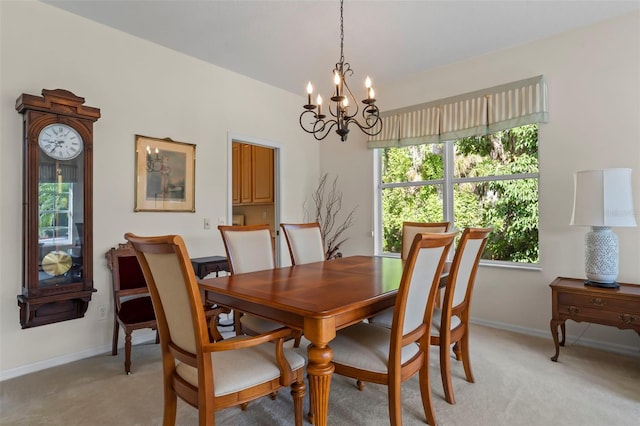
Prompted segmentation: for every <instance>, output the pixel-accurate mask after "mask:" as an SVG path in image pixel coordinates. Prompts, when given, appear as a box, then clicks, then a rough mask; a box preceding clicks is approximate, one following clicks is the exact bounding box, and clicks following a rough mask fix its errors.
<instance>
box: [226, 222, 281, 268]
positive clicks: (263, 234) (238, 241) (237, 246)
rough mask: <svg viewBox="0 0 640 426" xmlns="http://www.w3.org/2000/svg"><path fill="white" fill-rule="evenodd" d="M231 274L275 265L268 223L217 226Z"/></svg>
mask: <svg viewBox="0 0 640 426" xmlns="http://www.w3.org/2000/svg"><path fill="white" fill-rule="evenodd" d="M218 229H219V230H220V234H221V235H222V241H223V242H224V249H225V250H226V252H227V259H228V260H229V269H230V270H231V273H232V274H245V273H247V272H254V271H262V270H265V269H273V268H274V267H275V262H274V256H273V239H272V238H271V228H270V226H269V225H246V226H227V225H220V226H218Z"/></svg>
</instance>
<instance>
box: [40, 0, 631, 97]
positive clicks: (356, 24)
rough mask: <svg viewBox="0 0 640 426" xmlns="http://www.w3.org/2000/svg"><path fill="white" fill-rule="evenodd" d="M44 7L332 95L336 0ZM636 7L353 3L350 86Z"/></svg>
mask: <svg viewBox="0 0 640 426" xmlns="http://www.w3.org/2000/svg"><path fill="white" fill-rule="evenodd" d="M44 3H48V4H50V5H53V6H55V7H59V8H62V9H65V10H67V11H69V12H72V13H74V14H77V15H80V16H84V17H86V18H89V19H91V20H94V21H97V22H99V23H102V24H104V25H107V26H109V27H113V28H116V29H119V30H121V31H124V32H126V33H129V34H132V35H135V36H138V37H140V38H143V39H146V40H149V41H152V42H154V43H157V44H159V45H162V46H165V47H168V48H170V49H173V50H176V51H179V52H183V53H185V54H187V55H190V56H193V57H196V58H199V59H201V60H203V61H206V62H210V63H212V64H215V65H218V66H220V67H223V68H226V69H229V70H232V71H235V72H237V73H240V74H244V75H246V76H249V77H251V78H254V79H256V80H260V81H263V82H265V83H268V84H270V85H273V86H276V87H279V88H282V89H284V90H288V91H290V92H293V93H296V94H300V95H304V94H305V93H306V92H305V88H306V85H307V81H309V80H310V81H312V82H313V83H314V85H315V86H316V87H319V88H320V90H321V91H325V92H327V91H329V90H331V89H332V87H331V84H332V74H331V71H332V69H333V67H334V65H335V63H336V62H338V60H339V56H340V5H339V1H338V0H331V1H327V0H325V1H305V0H298V1H272V0H263V1H239V0H236V1H214V0H206V1H203V0H200V1H192V0H165V1H149V0H119V1H117V0H44ZM633 10H636V11H637V10H640V0H632V1H617V0H605V1H597V0H588V1H580V0H570V1H557V0H556V1H549V0H538V1H526V0H501V1H489V0H475V1H473V0H472V1H458V0H441V1H436V0H423V1H406V0H395V1H361V0H347V1H346V2H345V4H344V56H345V60H346V62H349V63H350V64H351V66H352V69H353V70H354V75H353V76H352V77H351V78H350V79H349V80H348V81H349V82H350V83H351V88H352V90H354V92H356V93H357V89H356V88H357V87H358V85H359V84H362V85H363V86H364V83H363V82H364V79H365V77H366V76H367V75H369V76H371V78H372V80H373V84H374V86H376V85H380V84H386V83H392V82H394V81H397V80H401V79H403V78H406V77H408V76H411V75H413V74H416V73H419V72H421V71H424V70H427V69H430V68H435V67H440V66H443V65H447V64H451V63H454V62H459V61H462V60H465V59H468V58H471V57H474V56H479V55H484V54H486V53H489V52H493V51H497V50H501V49H506V48H510V47H513V46H517V45H520V44H524V43H528V42H531V41H533V40H537V39H541V38H545V37H548V36H551V35H554V34H558V33H561V32H565V31H569V30H572V29H574V28H578V27H581V26H585V25H590V24H593V23H595V22H598V21H603V20H606V19H610V18H613V17H615V16H618V15H622V14H626V13H629V12H630V11H633ZM362 91H363V92H364V88H363V89H362Z"/></svg>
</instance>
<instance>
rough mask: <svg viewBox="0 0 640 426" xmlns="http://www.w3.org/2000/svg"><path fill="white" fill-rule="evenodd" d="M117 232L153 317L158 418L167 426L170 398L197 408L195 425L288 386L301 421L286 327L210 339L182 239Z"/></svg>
mask: <svg viewBox="0 0 640 426" xmlns="http://www.w3.org/2000/svg"><path fill="white" fill-rule="evenodd" d="M125 238H126V239H127V240H128V241H129V242H130V243H131V244H132V246H133V248H134V250H135V252H136V255H137V257H138V260H139V262H140V266H141V268H142V271H143V273H144V276H145V278H146V281H147V283H148V285H149V291H150V293H151V298H152V300H153V307H154V310H155V313H156V318H157V322H158V330H159V332H160V347H161V352H162V370H163V378H164V380H163V388H164V420H163V424H164V425H165V426H166V425H173V424H175V422H176V411H177V397H180V398H181V399H182V400H184V401H185V402H187V403H188V404H190V405H191V406H193V407H196V408H197V409H198V417H199V424H200V425H201V426H202V425H214V424H215V412H216V411H218V410H220V409H223V408H227V407H232V406H236V405H242V404H246V403H247V402H248V401H250V400H254V399H256V398H258V397H262V396H266V395H270V394H272V393H273V392H274V390H278V389H280V388H282V387H284V386H291V395H292V397H293V405H294V413H295V424H296V425H302V403H303V398H304V394H305V385H304V381H303V370H304V363H305V360H304V358H303V357H302V356H300V355H298V354H297V353H296V352H295V351H293V350H290V349H286V348H284V347H283V343H284V340H285V338H287V337H289V336H290V335H291V333H292V330H290V329H288V328H284V327H283V328H280V329H278V330H274V331H272V332H270V333H266V334H261V335H259V336H255V337H248V336H238V337H232V338H230V339H226V340H222V341H219V342H210V340H209V332H208V329H207V322H206V318H205V313H204V309H202V306H203V305H202V298H201V295H200V291H199V289H198V283H197V280H196V276H195V273H194V271H193V268H192V266H191V262H190V260H189V255H188V253H187V248H186V247H185V244H184V241H183V240H182V238H181V237H180V236H178V235H165V236H158V237H140V236H136V235H133V234H131V233H127V234H125ZM268 342H275V343H276V344H275V345H274V344H271V343H268Z"/></svg>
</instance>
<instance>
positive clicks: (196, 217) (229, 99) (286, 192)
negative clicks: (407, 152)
mask: <svg viewBox="0 0 640 426" xmlns="http://www.w3.org/2000/svg"><path fill="white" fill-rule="evenodd" d="M0 19H1V22H0V23H1V25H0V27H1V33H0V37H1V54H2V57H1V61H0V62H1V68H0V72H1V74H0V102H1V112H0V124H1V125H0V138H1V139H0V173H1V176H2V179H1V181H0V199H2V206H1V210H0V211H1V215H0V229H1V236H2V243H1V245H0V271H1V273H0V379H1V378H7V377H11V376H14V375H18V374H23V373H25V372H29V371H33V370H35V369H39V368H43V367H46V366H50V365H52V364H55V363H62V362H68V361H70V360H73V359H77V358H82V357H86V356H90V355H94V354H97V353H105V352H107V351H108V350H109V348H110V339H111V332H112V324H113V323H112V321H113V319H112V317H111V316H110V317H109V318H108V319H107V320H99V319H98V315H97V310H98V307H99V306H107V307H108V309H109V312H111V309H112V296H111V282H110V279H111V278H110V275H109V271H108V269H107V266H106V261H105V259H104V253H105V251H107V250H108V249H109V247H112V246H114V245H115V244H116V243H118V242H122V241H123V234H124V233H125V232H127V231H132V232H135V233H139V234H142V235H149V234H159V233H179V234H182V235H183V236H184V238H185V240H186V242H187V246H188V249H189V251H190V254H191V255H192V257H198V256H207V255H213V254H222V255H224V247H223V245H222V242H221V240H220V235H219V232H218V231H217V229H216V226H215V225H216V224H217V223H218V218H219V217H227V215H228V214H229V213H230V211H231V209H230V206H229V194H228V192H227V187H228V182H227V177H228V163H227V158H228V147H229V145H228V144H229V143H230V138H229V136H228V135H229V133H233V134H236V135H247V136H249V137H250V138H257V139H260V140H262V141H267V142H273V145H275V146H278V147H279V148H280V160H281V161H280V166H281V178H282V179H281V183H280V189H281V194H282V195H281V198H280V199H281V205H282V209H281V220H282V221H296V220H299V219H301V218H302V215H303V210H302V205H303V203H304V200H305V197H307V194H310V193H311V192H312V191H313V189H314V188H315V186H316V183H317V178H318V169H319V159H318V158H319V154H318V144H317V143H315V141H313V140H309V138H308V136H307V135H306V134H305V133H304V132H303V131H302V130H301V129H299V126H298V124H297V119H296V117H297V116H298V115H299V113H300V111H299V110H300V105H301V104H302V97H301V96H300V97H298V96H295V95H292V94H290V93H288V92H284V91H281V90H279V89H276V88H274V87H271V86H268V85H265V84H262V83H259V82H256V81H254V80H251V79H248V78H246V77H243V76H240V75H238V74H235V73H232V72H229V71H226V70H223V69H221V68H218V67H214V66H212V65H209V64H206V63H204V62H202V61H199V60H196V59H193V58H190V57H187V56H185V55H182V54H179V53H176V52H174V51H172V50H168V49H165V48H163V47H160V46H158V45H154V44H151V43H148V42H146V41H143V40H140V39H137V38H134V37H131V36H129V35H126V34H124V33H121V32H119V31H116V30H113V29H110V28H107V27H104V26H102V25H98V24H95V23H93V22H92V21H89V20H86V19H83V18H80V17H77V16H75V15H72V14H69V13H67V12H64V11H61V10H59V9H56V8H53V7H51V6H48V5H45V4H43V3H39V2H31V1H26V2H6V1H2V2H0ZM43 88H47V89H57V88H62V89H67V90H70V91H72V92H74V93H75V94H76V95H78V96H82V97H84V98H85V99H86V104H87V105H90V106H94V107H98V108H100V109H101V112H102V118H100V120H99V121H98V122H97V123H96V125H95V136H94V139H95V142H94V158H95V162H94V223H95V229H94V253H95V254H94V271H95V273H94V281H95V288H96V289H97V290H98V291H97V293H95V295H94V297H93V300H92V302H91V304H90V306H89V310H88V311H87V314H86V317H85V318H84V319H77V320H73V321H65V322H62V323H59V324H52V325H47V326H42V327H36V328H33V329H27V330H22V329H21V328H20V323H19V318H18V307H17V301H16V295H17V294H19V292H20V283H21V273H20V264H21V257H20V252H21V249H20V247H21V244H22V243H21V203H22V193H21V191H22V187H21V183H20V182H21V181H22V172H21V161H22V160H21V158H22V152H21V123H22V117H21V116H20V115H19V114H18V113H17V112H16V110H15V100H16V98H17V97H18V96H19V95H20V94H21V93H29V94H36V95H39V94H40V92H41V91H42V89H43ZM256 111H260V114H256V113H255V112H256ZM135 134H142V135H147V136H153V137H159V138H165V137H170V138H172V139H174V140H177V141H182V142H188V143H193V144H196V145H197V148H196V157H197V160H196V213H193V214H191V213H134V212H133V208H134V159H135V153H134V145H135V142H134V141H135V139H134V135H135ZM205 217H208V218H210V219H211V223H212V227H211V228H212V229H211V230H204V229H203V219H204V218H205ZM230 219H231V218H230V217H228V218H227V220H230ZM284 253H286V252H284ZM287 258H288V256H287ZM136 333H143V332H136ZM136 333H134V339H135V336H136ZM134 362H135V361H134Z"/></svg>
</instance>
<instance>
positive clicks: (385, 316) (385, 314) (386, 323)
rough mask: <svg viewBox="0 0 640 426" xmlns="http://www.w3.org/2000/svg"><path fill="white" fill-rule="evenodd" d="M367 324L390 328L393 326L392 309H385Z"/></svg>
mask: <svg viewBox="0 0 640 426" xmlns="http://www.w3.org/2000/svg"><path fill="white" fill-rule="evenodd" d="M369 322H370V323H371V324H376V325H380V326H382V327H387V328H391V325H392V324H393V307H391V308H387V309H385V310H384V311H382V312H380V313H379V314H377V315H376V316H375V317H373V318H369Z"/></svg>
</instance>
